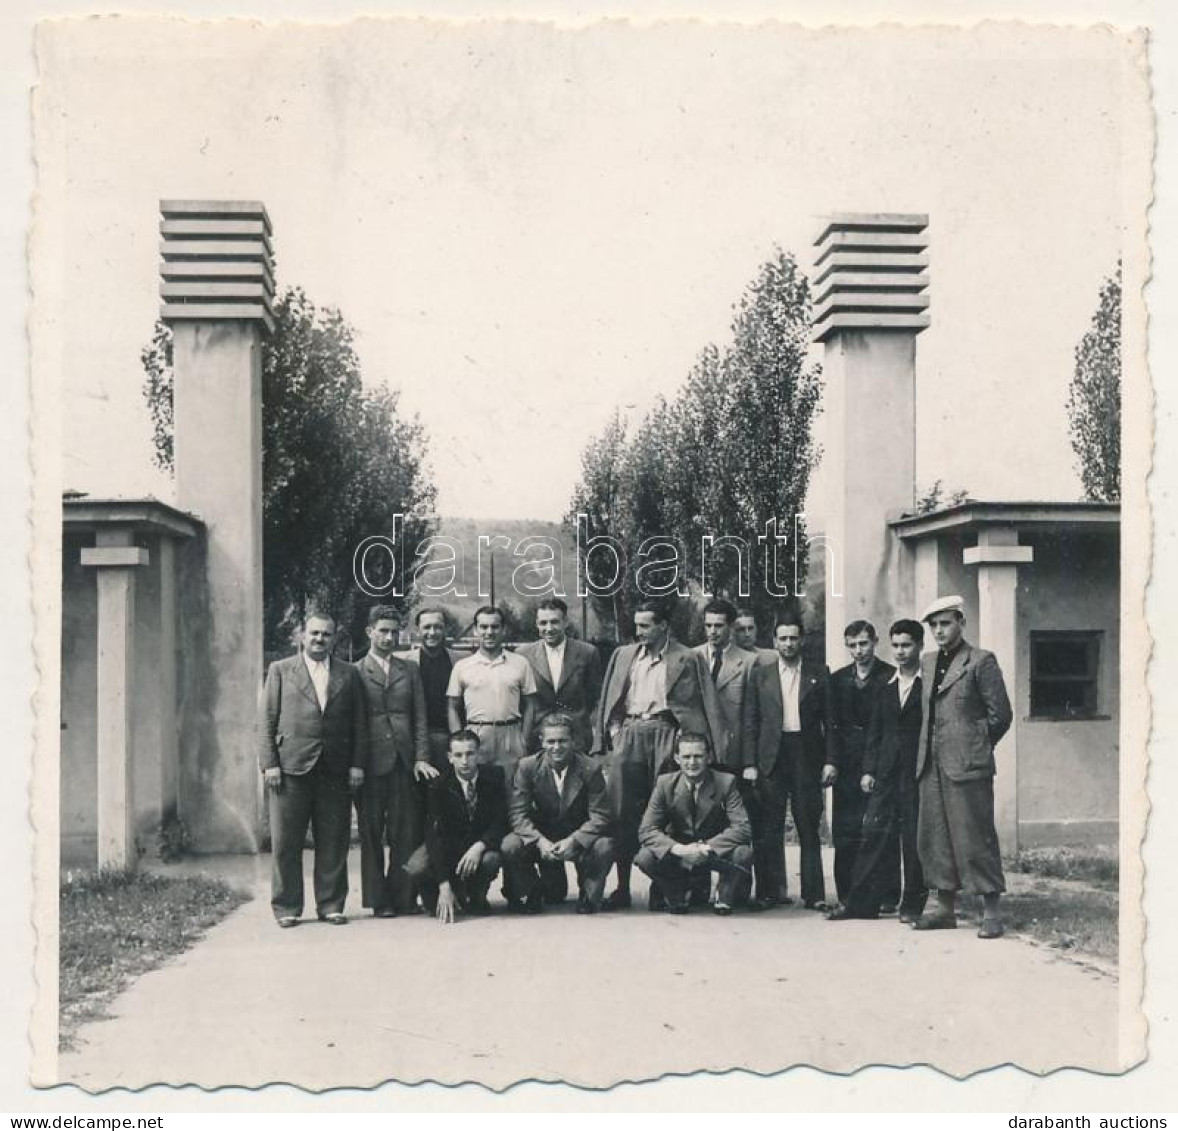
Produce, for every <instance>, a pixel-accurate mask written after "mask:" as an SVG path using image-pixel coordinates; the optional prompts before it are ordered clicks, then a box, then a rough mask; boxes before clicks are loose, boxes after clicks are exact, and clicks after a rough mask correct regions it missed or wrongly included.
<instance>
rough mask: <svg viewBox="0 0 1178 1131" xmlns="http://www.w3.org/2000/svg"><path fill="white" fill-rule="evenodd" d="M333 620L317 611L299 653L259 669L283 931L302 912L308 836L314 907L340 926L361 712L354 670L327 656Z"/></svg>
mask: <svg viewBox="0 0 1178 1131" xmlns="http://www.w3.org/2000/svg"><path fill="white" fill-rule="evenodd" d="M334 643H335V621H334V620H333V619H332V617H330V616H328V615H327V614H325V613H314V614H312V615H311V616H309V617H308V618H307V620H306V623H305V624H304V626H303V651H302V652H301V653H300V654H298V655H294V656H290V657H288V658H287V659H285V660H276V661H275V662H274V663H272V664H271V665H270V670H269V671H268V672H267V673H266V686H265V688H264V690H263V692H262V702H261V710H260V712H259V721H258V747H259V749H258V758H259V762H260V764H261V769H262V776H263V778H264V779H265V783H266V790H267V792H268V794H269V799H270V835H271V839H272V842H273V847H272V849H271V851H272V856H273V867H272V871H271V881H270V906H271V908H272V909H273V912H274V918H275V920H276V921H277V922H278V925H279V926H280V927H294V926H296V925H297V924H298V922H299V919H300V917H301V916H302V913H303V843H304V841H305V840H306V837H307V826H308V824H309V825H310V826H311V830H312V832H313V834H314V837H315V909H316V911H317V913H318V916H319V919H320V921H322V922H326V923H331V924H332V925H335V926H342V925H343V924H345V923H346V922H347V921H348V920H347V917H346V916H345V915H344V901H345V899H346V898H347V894H348V840H349V837H350V835H351V829H352V803H351V795H352V793H355V792H356V791H358V790H359V789H361V788H362V786H363V785H364V771H365V768H366V767H367V765H368V711H367V708H366V706H365V701H364V687H363V684H362V683H361V679H360V674H359V673H358V672H357V671H356V669H355V668H354V667H352V665H351V664H347V663H344V662H343V661H340V660H334V659H332V656H331V649H332V645H333V644H334Z"/></svg>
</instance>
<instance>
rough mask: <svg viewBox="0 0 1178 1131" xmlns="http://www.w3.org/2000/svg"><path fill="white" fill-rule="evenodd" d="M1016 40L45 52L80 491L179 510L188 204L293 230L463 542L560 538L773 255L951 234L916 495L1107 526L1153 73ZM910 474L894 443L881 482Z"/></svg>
mask: <svg viewBox="0 0 1178 1131" xmlns="http://www.w3.org/2000/svg"><path fill="white" fill-rule="evenodd" d="M996 35H997V33H995V32H993V31H987V30H983V31H981V32H972V33H957V34H955V35H951V36H939V37H938V36H934V35H933V34H932V33H921V34H915V33H911V32H907V33H905V32H901V31H898V30H897V31H895V32H892V33H886V34H885V33H880V32H854V31H846V32H842V33H840V34H838V35H833V36H832V35H823V34H821V33H816V32H803V31H800V30H798V29H793V28H786V27H774V26H772V25H765V26H762V27H747V28H740V27H720V28H717V27H709V26H707V25H702V24H699V25H694V26H693V25H687V24H681V25H662V26H655V27H651V28H645V29H642V28H634V27H628V26H625V25H619V24H614V25H607V26H602V27H598V28H595V29H590V30H582V31H572V30H560V29H555V28H552V27H549V26H546V25H527V24H515V25H507V26H502V27H495V26H494V25H486V24H483V25H480V24H471V25H466V26H458V25H448V26H447V25H439V24H431V23H426V22H418V23H413V22H406V23H400V24H377V23H366V24H361V25H345V26H343V27H341V28H339V29H337V30H336V32H335V33H334V34H333V35H332V36H331V37H330V38H328V39H326V40H325V39H324V38H322V33H320V38H314V37H312V36H310V35H308V34H307V33H305V32H302V31H299V30H298V29H295V28H285V29H275V28H252V29H249V28H245V27H237V28H235V29H234V31H233V32H232V33H230V32H228V31H226V30H225V29H224V28H223V27H222V28H217V27H207V26H206V27H200V26H197V25H184V24H181V23H177V24H173V25H171V26H169V27H167V28H165V29H163V30H161V29H159V28H156V29H154V30H152V29H149V28H148V26H147V25H143V24H134V23H129V22H128V21H116V20H110V21H106V22H105V24H104V31H101V32H99V34H98V36H97V39H96V38H94V36H93V33H91V37H90V38H89V39H88V40H87V41H86V42H85V46H84V47H83V46H82V44H81V41H80V40H78V39H75V37H74V36H73V35H72V34H71V32H70V31H69V30H68V29H65V30H58V31H57V32H56V33H54V34H53V35H52V36H44V37H43V39H42V52H43V53H42V60H41V67H42V74H43V83H44V85H43V91H42V100H41V102H40V104H39V107H40V111H41V121H42V123H43V125H44V126H45V131H44V132H43V134H42V149H41V151H40V157H41V164H42V168H43V169H44V170H45V173H46V175H47V177H48V178H49V184H50V186H51V187H50V189H49V190H48V191H46V192H45V193H44V195H43V198H42V200H41V202H40V206H39V208H40V211H39V214H38V224H39V229H40V231H41V233H42V235H43V236H44V238H45V239H46V240H47V241H48V244H47V248H48V250H47V251H46V252H45V253H44V259H43V260H42V270H43V272H44V276H43V277H44V278H45V279H47V280H49V281H50V282H51V283H53V282H56V283H60V284H61V285H62V286H63V288H64V294H65V296H66V300H65V301H64V302H63V303H62V304H60V306H53V307H51V309H50V310H49V311H47V313H50V314H51V315H52V316H53V317H54V319H55V325H54V328H53V334H54V348H53V350H52V351H51V352H50V354H49V355H47V359H46V360H47V362H48V363H50V364H53V365H60V367H61V372H62V374H63V379H64V385H65V398H64V420H63V432H62V441H63V447H64V453H65V472H64V483H65V485H66V486H71V487H76V488H80V489H83V490H88V491H91V492H94V493H103V494H105V493H116V494H138V493H144V492H150V493H155V494H158V495H161V496H163V497H165V498H166V497H168V494H169V491H170V487H169V484H168V482H167V481H166V480H165V479H162V478H161V477H160V475H159V474H158V473H157V472H155V471H154V470H153V469H152V468H151V465H150V440H149V436H150V432H149V424H148V418H147V414H146V411H145V410H144V408H143V404H142V398H141V394H140V391H139V389H140V385H141V383H142V372H141V368H140V365H139V361H138V354H139V350H140V348H141V347H142V345H143V344H144V343H145V342H146V341H147V340H148V339H149V338H150V335H151V329H152V324H153V321H154V319H155V317H156V313H157V309H158V297H157V284H158V276H157V272H158V259H157V257H158V247H157V242H158V230H157V224H158V201H159V199H160V198H163V197H212V198H240V199H259V200H262V201H264V202H265V204H266V205H267V207H268V209H269V212H270V215H271V218H272V220H273V222H274V228H275V245H276V250H277V256H278V278H279V282H280V284H298V285H300V286H302V287H303V288H304V289H305V290H306V291H307V293H308V294H309V295H310V297H311V298H312V299H313V300H314V301H316V302H317V303H320V304H330V305H336V306H338V307H340V309H341V310H342V311H343V313H344V314H345V316H346V317H347V318H348V319H349V320H350V321H351V322H352V324H353V325H354V326H355V328H356V330H357V332H358V341H359V349H360V353H361V357H362V361H363V366H364V373H365V378H366V380H367V381H369V382H371V383H373V384H376V383H380V382H387V383H388V384H389V385H391V386H393V387H395V388H397V389H400V390H401V393H402V403H403V405H404V407H405V408H406V409H407V410H409V411H413V412H418V413H420V414H421V417H422V420H423V421H424V423H425V426H426V428H427V430H428V432H429V434H430V436H431V438H432V451H433V466H434V468H435V470H436V481H437V485H438V489H439V507H440V509H441V511H442V512H443V513H445V514H458V515H467V516H472V517H476V518H492V517H515V518H528V517H536V518H558V517H559V516H560V514H561V513H562V511H563V510H564V508H565V506H566V504H567V502H568V499H569V496H570V493H571V491H572V489H573V485H574V483H575V481H576V478H577V473H578V466H579V456H580V451H581V448H582V447H583V445H584V443H585V442H586V441H587V440H588V439H589V438H590V437H591V436H592V435H593V434H595V433H596V432H597V431H598V430H599V429H600V428H601V426H602V424H603V423H604V421H605V420H606V418H607V417H608V415H609V414H610V412H611V411H612V409H613V407H614V406H615V405H619V404H620V405H623V406H633V411H634V412H635V413H637V412H640V411H641V409H642V408H643V407H645V406H646V405H648V404H649V403H650V402H651V400H652V399H653V398H654V397H655V396H656V395H657V394H659V393H665V394H671V393H673V391H674V390H675V388H676V387H677V386H678V384H679V383H680V382H681V381H682V380H683V378H684V377H685V375H686V373H687V371H688V369H689V367H690V365H691V363H692V360H693V358H694V357H695V355H696V354H697V353H698V351H699V350H700V349H701V348H702V347H703V346H704V345H705V344H706V343H708V342H717V343H722V342H723V341H724V340H725V338H726V335H727V332H728V323H729V320H730V318H731V313H732V311H731V307H732V304H733V303H734V302H735V301H736V300H737V298H738V297H739V295H740V293H741V291H742V289H743V288H744V287H745V286H746V284H747V283H748V282H749V281H750V280H751V279H752V278H753V276H754V275H755V273H756V271H757V268H758V265H759V264H760V263H761V262H762V261H764V260H765V259H766V258H767V257H768V256H769V255H770V254H771V253H772V250H773V247H774V245H775V244H776V245H780V246H782V247H785V248H787V249H790V250H793V251H795V252H796V253H797V254H798V256H799V258H800V259H801V260H802V261H803V262H805V263H807V264H808V263H809V262H811V261H812V257H813V249H812V242H813V239H814V237H815V235H816V234H817V232H818V230H819V229H820V226H821V218H822V216H823V215H825V214H827V213H830V212H837V211H903V212H916V211H919V212H927V213H929V214H930V217H931V226H930V236H931V241H932V246H931V251H930V254H931V258H932V267H931V274H932V287H931V292H930V293H931V299H932V306H931V311H930V312H931V314H932V319H933V325H932V328H931V329H930V330H928V331H926V332H925V333H924V334H923V335H921V337H920V339H919V346H918V363H917V364H918V380H917V404H918V441H917V479H918V482H919V483H920V484H922V485H926V484H928V483H930V482H931V481H932V480H933V479H935V478H938V477H940V478H943V479H944V480H946V481H947V483H948V484H949V485H950V486H962V487H966V488H968V489H969V490H970V491H971V493H972V494H973V495H974V496H975V497H983V498H1061V499H1069V498H1075V497H1078V495H1079V482H1078V479H1077V477H1076V474H1075V472H1074V470H1073V466H1072V455H1071V449H1070V447H1069V444H1068V439H1067V427H1066V417H1065V413H1064V403H1065V400H1066V396H1067V385H1068V380H1069V377H1070V374H1071V368H1072V351H1073V349H1074V347H1075V345H1076V342H1077V341H1078V339H1079V337H1080V335H1081V334H1082V333H1083V331H1084V330H1085V328H1086V326H1087V324H1088V321H1089V319H1090V317H1091V315H1092V313H1093V311H1094V309H1095V306H1096V301H1097V293H1098V289H1099V286H1100V283H1101V281H1102V278H1103V277H1104V276H1106V275H1108V274H1109V273H1111V271H1112V270H1113V268H1114V265H1115V261H1116V259H1117V256H1118V254H1119V252H1120V248H1121V241H1122V240H1123V239H1124V227H1125V223H1124V216H1123V215H1122V212H1121V209H1122V203H1121V201H1122V199H1123V196H1122V183H1121V177H1122V166H1121V157H1120V155H1121V144H1122V137H1121V131H1122V123H1123V120H1124V119H1123V113H1122V101H1121V99H1122V98H1123V91H1124V90H1125V86H1124V84H1125V82H1126V77H1127V74H1128V70H1127V66H1126V63H1125V59H1126V51H1125V47H1124V44H1123V42H1122V41H1119V40H1117V39H1115V38H1114V37H1112V36H1111V35H1109V34H1107V33H1104V32H1100V31H1096V32H1083V33H1082V32H1071V33H1068V34H1066V35H1060V34H1050V33H1047V32H1044V31H1041V30H1040V31H1036V30H1032V29H1028V30H1026V31H1025V33H1024V35H1023V38H1022V40H1021V41H1020V42H1018V43H1014V42H1013V41H1012V40H1011V38H1010V37H1009V35H1007V36H1006V37H1005V38H1004V39H1002V40H1001V41H999V40H998V39H997V38H996ZM818 354H819V355H820V351H818ZM822 438H823V440H824V442H825V443H826V447H827V458H828V459H830V458H833V457H834V455H835V453H836V451H837V445H834V444H832V442H831V438H830V437H827V436H823V437H822ZM896 442H901V443H902V442H906V441H904V440H903V439H902V438H900V439H899V441H897V439H896V438H894V437H892V436H890V435H888V434H887V433H886V432H885V431H882V430H881V434H880V436H879V446H878V450H875V451H872V452H868V453H857V454H856V457H855V458H867V459H880V460H886V459H887V458H889V455H888V453H889V447H890V446H893V445H894V444H895V443H896ZM821 487H822V480H821V476H820V477H819V481H818V483H817V488H816V491H815V493H814V498H812V500H811V503H810V506H809V509H810V511H811V512H812V513H815V514H820V513H821V507H822V498H821V496H822V491H821Z"/></svg>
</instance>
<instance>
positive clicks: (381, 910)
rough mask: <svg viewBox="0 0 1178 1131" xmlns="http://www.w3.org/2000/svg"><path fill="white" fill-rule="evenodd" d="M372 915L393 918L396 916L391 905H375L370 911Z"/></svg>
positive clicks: (380, 917)
mask: <svg viewBox="0 0 1178 1131" xmlns="http://www.w3.org/2000/svg"><path fill="white" fill-rule="evenodd" d="M372 917H373V918H374V919H395V918H396V917H397V912H396V910H395V909H394V908H392V907H377V908H376V909H375V910H374V911H373V912H372Z"/></svg>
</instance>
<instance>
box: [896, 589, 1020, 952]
mask: <svg viewBox="0 0 1178 1131" xmlns="http://www.w3.org/2000/svg"><path fill="white" fill-rule="evenodd" d="M923 620H924V622H925V623H926V624H927V625H929V627H930V629H931V630H932V634H933V639H934V640H935V641H936V643H937V651H936V652H935V653H931V654H929V655H927V656H925V657H924V659H923V661H922V664H921V670H920V677H921V683H922V684H923V689H922V695H921V702H922V704H923V707H924V719H923V722H922V724H921V732H920V746H919V749H918V751H917V763H916V779H917V781H918V782H919V785H920V814H919V818H918V822H917V831H916V836H917V847H918V850H919V852H920V863H921V867H922V868H923V869H924V878H925V880H926V881H927V883H928V885H929V887H930V888H932V889H935V890H936V893H937V904H936V907H935V909H934V910H933V912H932V913H931V914H925V915H922V916H921V917H920V918H919V919H918V920H917V921H916V922H915V923H914V924H913V926H914V927H916V929H917V930H921V931H934V930H941V929H944V928H946V927H956V926H957V916H956V909H957V893H958V892H959V891H961V890H962V889H963V888H968V889H969V890H971V891H975V892H978V893H980V894H981V896H982V901H983V910H982V924H981V927H980V928H979V929H978V937H979V938H983V939H996V938H1000V937H1001V936H1002V934H1003V927H1002V921H1001V920H1000V919H999V918H998V900H999V897H1000V896H1001V894H1002V892H1004V891H1005V890H1006V878H1005V876H1004V875H1003V873H1002V854H1001V851H1000V850H999V847H998V832H997V830H996V829H995V828H994V774H995V771H996V765H995V762H994V747H995V746H996V745H997V744H998V742H999V740H1000V739H1001V738H1002V736H1003V735H1004V734H1005V733H1006V732H1007V731H1008V730H1009V729H1010V724H1011V721H1012V720H1013V713H1012V712H1011V709H1010V699H1009V698H1008V696H1007V694H1006V682H1005V680H1003V678H1002V669H1001V668H1000V667H999V666H998V661H997V659H995V657H994V653H993V652H987V651H985V650H983V649H981V648H975V647H973V645H971V644H970V643H969V641H967V640H966V639H965V636H964V631H965V612H964V602H963V601H962V599H961V598H960V597H957V596H953V597H941V598H939V599H938V600H936V601H934V602H933V603H932V605H931V606H929V608H928V609H927V610H926V611H925V614H924V617H923Z"/></svg>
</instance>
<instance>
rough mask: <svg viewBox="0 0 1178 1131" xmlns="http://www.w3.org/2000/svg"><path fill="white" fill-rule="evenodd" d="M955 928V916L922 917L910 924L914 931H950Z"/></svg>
mask: <svg viewBox="0 0 1178 1131" xmlns="http://www.w3.org/2000/svg"><path fill="white" fill-rule="evenodd" d="M956 927H957V916H956V915H922V916H921V917H920V918H919V919H917V920H916V922H915V923H913V924H912V929H913V930H914V931H952V930H954V929H955V928H956Z"/></svg>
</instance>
